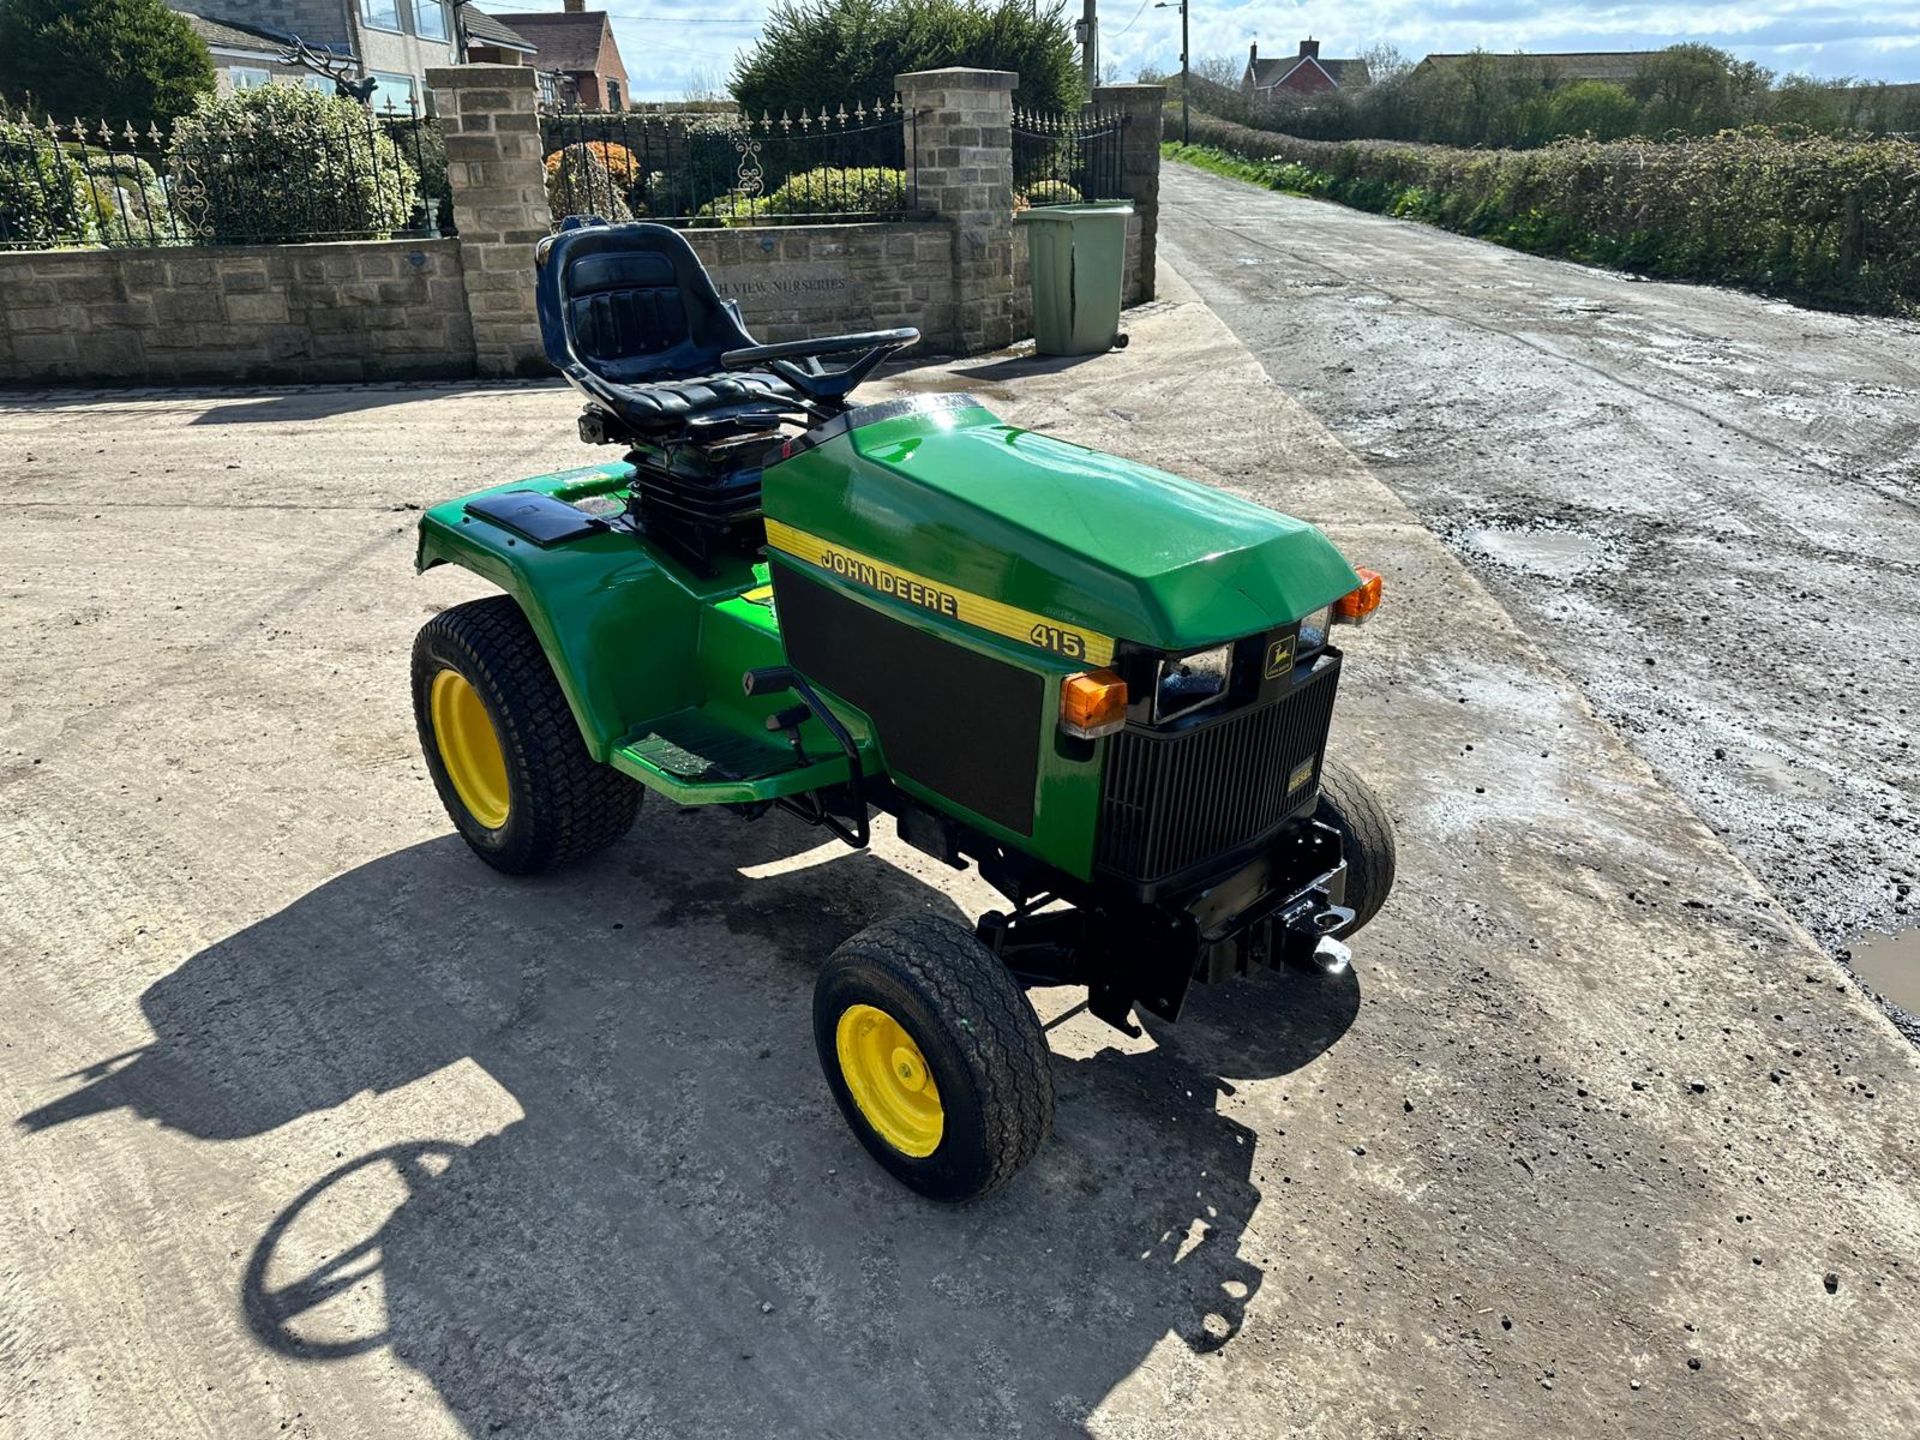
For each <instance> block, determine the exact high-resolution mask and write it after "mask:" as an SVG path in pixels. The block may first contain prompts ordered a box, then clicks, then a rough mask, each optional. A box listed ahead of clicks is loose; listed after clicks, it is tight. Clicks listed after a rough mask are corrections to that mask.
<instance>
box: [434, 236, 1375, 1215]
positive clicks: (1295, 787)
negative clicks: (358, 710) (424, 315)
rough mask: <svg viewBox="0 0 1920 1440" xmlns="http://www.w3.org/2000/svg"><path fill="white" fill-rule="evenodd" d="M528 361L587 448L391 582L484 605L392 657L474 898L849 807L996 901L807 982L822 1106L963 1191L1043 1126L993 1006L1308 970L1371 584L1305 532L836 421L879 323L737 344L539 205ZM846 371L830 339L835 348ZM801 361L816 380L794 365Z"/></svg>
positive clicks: (1045, 1086) (1040, 1077) (926, 428)
mask: <svg viewBox="0 0 1920 1440" xmlns="http://www.w3.org/2000/svg"><path fill="white" fill-rule="evenodd" d="M537 265H538V275H537V285H538V296H539V307H540V318H541V324H542V328H543V331H544V333H545V340H546V346H547V350H548V353H549V355H550V356H551V358H552V360H553V361H554V363H555V364H556V365H557V366H558V367H559V368H560V369H561V371H562V373H564V374H565V375H566V377H567V378H568V379H569V380H570V381H571V382H572V384H573V385H574V386H575V387H576V388H577V389H579V390H580V391H581V392H582V393H583V395H584V396H585V398H586V411H585V413H584V414H583V415H582V417H581V420H580V431H581V435H582V437H583V438H584V439H586V440H588V441H592V442H598V443H609V444H616V445H619V446H621V447H623V448H624V450H625V452H626V458H625V459H624V460H622V461H620V462H618V463H615V464H607V465H596V466H589V467H587V468H584V469H578V470H569V471H564V472H562V473H559V474H555V475H544V476H540V477H538V478H535V479H532V480H523V481H519V482H517V483H514V484H511V485H503V486H499V487H497V488H494V489H491V490H484V491H481V492H479V493H477V494H473V495H468V496H464V497H462V498H460V499H456V500H451V501H448V502H447V503H445V504H443V505H439V506H436V507H434V508H433V509H432V510H430V511H428V512H427V514H426V515H425V516H424V517H423V519H422V520H421V524H420V548H419V561H418V563H419V566H420V568H421V569H423V570H425V569H430V568H432V567H433V566H436V565H443V564H448V563H451V564H455V565H463V566H465V567H466V568H467V569H469V570H472V571H474V572H475V573H476V574H479V575H482V576H484V577H485V578H486V579H488V580H490V581H492V582H493V583H494V584H496V585H498V586H499V587H500V589H501V590H502V591H503V592H505V593H504V594H502V595H499V596H496V597H493V598H491V599H486V600H479V601H475V602H473V603H471V604H466V605H459V606H455V607H454V608H452V609H449V610H447V611H445V612H443V613H442V614H440V615H438V616H436V617H435V618H434V619H433V620H431V621H430V622H429V623H428V624H427V626H426V627H425V628H424V629H423V630H422V631H421V632H420V636H419V639H418V641H417V643H416V644H415V647H414V656H413V689H414V705H415V712H416V714H417V716H418V720H419V725H420V738H421V743H422V746H423V747H424V749H425V752H426V758H427V763H428V766H429V768H430V769H431V771H432V773H433V778H434V783H435V785H436V786H437V787H438V789H439V792H440V797H441V799H442V800H443V801H444V802H445V803H446V807H447V810H448V812H449V813H450V814H451V815H452V817H453V821H454V824H455V825H456V826H457V827H458V828H459V830H460V833H461V834H462V835H463V836H465V837H466V840H467V842H468V843H469V844H470V845H471V846H472V847H473V849H474V850H475V852H476V853H478V854H479V856H480V858H481V859H483V860H485V861H486V862H487V863H488V864H490V865H492V866H494V867H495V868H496V869H499V870H502V871H505V872H507V873H509V874H514V875H526V874H532V873H534V872H537V871H545V870H552V869H555V868H557V867H560V866H564V865H568V864H572V863H575V862H577V861H580V860H583V859H585V858H586V857H587V856H589V855H592V854H593V853H595V852H596V851H598V850H601V849H602V848H604V847H605V846H607V845H609V844H611V843H613V842H614V841H615V840H617V839H619V838H620V836H621V835H623V834H624V833H625V832H626V831H627V829H628V828H629V827H630V826H631V825H632V824H633V821H634V817H635V814H636V812H637V811H638V809H639V806H640V801H641V798H642V796H643V795H644V793H645V792H646V791H649V790H651V791H656V792H658V794H659V795H660V796H661V797H662V798H664V799H665V800H668V801H670V802H672V803H674V804H677V805H720V806H724V807H726V808H727V809H729V810H731V811H733V812H734V813H736V814H738V815H740V816H743V817H745V818H747V819H754V818H757V817H759V816H762V815H765V814H766V813H768V812H769V811H771V810H773V809H775V808H778V809H782V810H785V811H788V812H790V813H792V814H795V815H798V816H800V817H802V818H803V819H805V820H807V821H809V822H811V823H813V824H815V825H819V826H823V827H825V828H826V829H828V830H830V831H831V832H833V833H834V834H836V835H838V836H840V837H841V838H842V839H844V840H845V841H846V842H847V843H848V844H850V845H853V846H856V847H858V846H864V845H866V844H867V842H868V835H869V829H868V825H869V820H870V817H871V815H872V814H873V812H874V811H876V810H882V811H885V812H887V813H888V814H890V815H891V816H892V817H893V819H894V823H895V826H896V827H897V830H898V834H899V836H900V838H901V839H902V840H903V841H905V842H906V843H907V844H909V845H912V846H914V847H916V848H918V849H920V850H922V851H925V852H927V853H928V854H930V855H933V856H936V857H937V858H939V859H940V860H942V861H945V862H946V863H947V864H949V865H952V866H954V867H956V868H963V867H964V866H965V865H967V864H968V863H972V864H973V865H976V866H978V867H979V870H980V873H981V875H982V876H983V877H984V878H985V879H986V880H987V881H988V882H989V883H991V884H992V885H993V886H994V887H995V889H997V890H998V891H999V892H1000V893H1001V894H1003V895H1004V896H1005V897H1006V898H1007V901H1008V908H1007V909H1006V910H1005V911H996V912H990V913H988V914H987V915H985V916H983V917H982V918H981V919H980V921H979V923H978V924H977V925H976V926H975V927H974V928H972V929H971V930H969V929H966V928H964V927H962V926H960V925H957V924H955V923H953V922H951V921H948V920H945V919H941V918H938V917H935V916H930V915H924V914H920V915H906V916H900V917H896V918H894V919H891V920H886V921H882V922H881V923H880V924H878V925H875V926H873V927H872V928H870V929H868V930H866V931H863V932H862V933H860V934H859V935H856V936H855V937H854V938H853V939H851V940H849V941H847V942H846V944H844V945H843V946H841V947H840V949H839V950H837V951H835V952H834V954H833V955H832V957H831V958H830V959H828V960H827V962H826V965H825V967H824V968H823V969H822V971H821V973H820V978H819V982H818V985H817V987H816V990H815V995H814V1038H815V1041H816V1043H817V1045H818V1047H819V1052H820V1061H821V1065H822V1067H823V1068H824V1070H825V1072H826V1077H827V1083H828V1085H829V1086H830V1087H831V1088H832V1091H833V1095H834V1098H835V1100H836V1101H838V1103H839V1106H840V1109H841V1111H842V1112H843V1113H844V1114H845V1116H846V1118H847V1122H848V1123H849V1124H850V1125H851V1126H852V1127H853V1129H854V1131H855V1133H856V1134H857V1135H858V1136H859V1138H860V1140H861V1143H862V1144H864V1145H865V1146H866V1148H867V1149H868V1151H870V1152H871V1153H872V1155H873V1156H874V1158H875V1159H877V1160H878V1161H879V1162H880V1164H881V1165H883V1166H884V1167H885V1168H886V1169H887V1170H888V1171H890V1172H891V1173H892V1174H893V1175H895V1176H896V1177H898V1178H899V1179H900V1180H901V1181H903V1182H904V1183H906V1184H907V1185H909V1186H911V1187H912V1188H913V1189H915V1190H917V1191H919V1192H921V1193H922V1194H925V1195H928V1196H932V1197H935V1198H938V1199H943V1200H963V1199H968V1198H971V1197H973V1196H977V1195H981V1194H984V1193H986V1192H987V1191H989V1190H992V1189H993V1188H995V1187H996V1186H998V1185H1000V1184H1002V1183H1003V1182H1005V1181H1006V1180H1007V1179H1009V1178H1010V1177H1011V1176H1012V1175H1014V1174H1015V1173H1016V1172H1017V1171H1018V1170H1019V1169H1020V1168H1021V1166H1023V1165H1024V1164H1025V1163H1026V1162H1027V1161H1028V1160H1029V1159H1031V1158H1032V1156H1033V1154H1034V1152H1035V1151H1036V1150H1037V1149H1038V1147H1039V1145H1040V1143H1041V1141H1042V1140H1043V1139H1044V1138H1045V1136H1046V1134H1047V1131H1048V1129H1049V1127H1050V1124H1051V1121H1052V1114H1053V1091H1052V1084H1051V1078H1050V1072H1049V1068H1048V1058H1047V1047H1046V1042H1045V1038H1044V1036H1043V1034H1042V1031H1041V1027H1040V1024H1039V1021H1038V1018H1037V1017H1036V1016H1035V1014H1034V1012H1033V1009H1032V1007H1031V1006H1030V1005H1029V1004H1028V1002H1027V999H1026V996H1025V994H1024V993H1023V990H1024V988H1025V987H1028V986H1034V985H1072V986H1084V987H1085V988H1086V990H1087V1005H1088V1008H1089V1009H1090V1010H1091V1012H1092V1013H1093V1014H1094V1015H1097V1016H1099V1017H1100V1018H1102V1019H1104V1020H1106V1021H1108V1022H1109V1023H1111V1024H1113V1025H1115V1026H1117V1027H1119V1028H1120V1029H1122V1030H1125V1031H1127V1032H1128V1033H1130V1034H1137V1033H1138V1031H1137V1029H1136V1028H1135V1026H1134V1023H1133V1020H1132V1015H1133V1011H1134V1007H1135V1006H1141V1007H1144V1008H1145V1009H1146V1010H1148V1011H1151V1012H1152V1013H1154V1014H1156V1015H1159V1016H1161V1017H1163V1018H1165V1019H1168V1020H1172V1019H1174V1018H1176V1017H1177V1016H1178V1014H1179V1011H1180V1008H1181V1005H1182V1003H1183V1001H1184V999H1185V997H1186V994H1187V990H1188V987H1189V986H1190V985H1191V984H1192V983H1193V982H1194V981H1196V980H1200V981H1219V980H1225V979H1227V978H1229V977H1231V976H1235V975H1242V974H1246V973H1247V972H1249V971H1251V970H1254V969H1256V968H1259V967H1266V966H1274V967H1277V966H1282V965H1296V966H1301V967H1304V968H1306V969H1309V970H1315V971H1319V972H1323V973H1339V972H1340V971H1341V970H1343V969H1344V968H1345V966H1346V964H1347V961H1348V953H1347V950H1346V947H1345V946H1344V945H1343V944H1342V943H1341V941H1342V939H1343V938H1344V937H1346V936H1349V935H1351V934H1352V933H1353V932H1354V931H1356V930H1358V929H1359V928H1360V927H1361V926H1362V925H1364V924H1366V923H1367V921H1368V920H1370V919H1371V918H1372V917H1373V915H1374V913H1375V912H1376V911H1377V910H1379V908H1380V906H1381V904H1382V903H1383V902H1384V901H1385V899H1386V897H1387V890H1388V887H1389V886H1390V885H1391V883H1392V879H1393V864H1394V856H1393V838H1392V832H1391V830H1390V829H1389V827H1388V823H1387V819H1386V816H1385V814H1384V812H1383V811H1382V809H1381V807H1380V805H1379V802H1378V801H1377V800H1375V799H1374V797H1373V796H1372V794H1371V793H1370V792H1369V791H1368V790H1367V788H1366V787H1365V786H1364V785H1363V784H1361V783H1360V782H1359V781H1358V780H1357V779H1355V778H1354V777H1353V776H1352V775H1351V774H1349V773H1348V772H1346V771H1345V770H1344V769H1342V768H1340V767H1338V766H1337V765H1336V764H1335V763H1334V762H1331V761H1329V760H1328V759H1327V758H1326V756H1325V747H1326V741H1327V732H1328V728H1329V726H1330V723H1331V720H1332V716H1333V702H1334V689H1335V686H1336V684H1337V682H1338V679H1339V674H1340V652H1339V650H1337V649H1336V648H1335V647H1334V645H1333V644H1332V629H1331V627H1332V625H1333V624H1334V623H1335V622H1338V621H1343V620H1345V621H1358V620H1362V619H1364V618H1365V617H1366V616H1367V615H1368V614H1369V613H1371V611H1372V610H1373V609H1374V607H1375V606H1377V605H1378V603H1379V599H1380V579H1379V577H1378V576H1377V575H1374V574H1372V573H1370V572H1367V571H1356V570H1354V569H1353V568H1352V567H1351V566H1349V565H1348V564H1347V562H1346V561H1345V560H1344V559H1342V558H1341V556H1340V553H1339V552H1338V551H1337V550H1335V549H1334V547H1333V546H1332V545H1331V544H1330V543H1329V542H1328V541H1327V539H1326V538H1325V537H1324V536H1323V535H1321V534H1320V532H1319V531H1317V530H1315V529H1314V528H1313V527H1311V526H1309V525H1306V524H1303V523H1301V522H1300V521H1297V520H1291V519H1288V518H1287V517H1285V516H1282V515H1276V514H1274V513H1272V512H1271V511H1268V510H1265V509H1262V508H1260V507H1259V506H1256V505H1252V504H1249V503H1247V502H1246V501H1243V500H1239V499H1236V498H1234V497H1233V496H1231V495H1226V494H1223V493H1221V492H1220V491H1217V490H1213V489H1209V488H1206V487H1203V486H1200V485H1195V484H1191V483H1189V482H1187V481H1184V480H1180V479H1178V478H1176V477H1174V476H1172V475H1167V474H1163V473H1161V472H1160V471H1157V470H1152V469H1149V468H1148V467H1146V466H1143V465H1137V464H1134V463H1132V462H1130V461H1126V460H1121V459H1117V458H1115V457H1113V456H1110V455H1102V454H1099V453H1098V452H1095V451H1092V450H1086V449H1082V448H1081V447H1079V446H1077V445H1071V444H1068V443H1066V442H1065V441H1061V440H1056V439H1052V438H1049V437H1048V436H1045V435H1040V434H1035V433H1033V432H1031V431H1024V430H1020V429H1017V428H1016V427H1014V426H1012V425H1007V424H1004V423H1002V422H1001V421H999V420H997V419H995V418H994V416H993V415H992V414H991V413H989V412H988V411H987V409H986V408H985V407H984V406H982V405H980V404H979V403H978V402H977V401H975V400H972V399H970V398H969V397H967V396H965V395H942V396H936V397H931V398H927V397H922V398H917V399H912V400H898V401H891V402H888V403H884V404H878V405H868V406H857V407H856V406H854V405H852V404H851V403H850V402H849V396H850V395H851V393H852V391H853V389H854V388H855V386H857V385H858V384H859V383H860V382H861V381H862V380H864V379H865V378H866V377H867V376H869V375H870V374H872V372H873V370H874V369H875V367H876V366H877V365H878V364H879V363H880V362H881V361H882V360H883V359H885V358H886V357H887V356H888V355H890V354H892V353H894V352H896V351H898V350H900V349H902V348H904V347H906V346H908V345H911V344H912V343H913V342H914V341H915V340H916V339H917V338H918V336H917V334H916V332H914V331H912V330H892V331H884V332H877V333H872V334H864V335H846V336H835V337H831V338H827V339H819V340H805V341H794V342H791V343H787V344H779V345H758V344H755V343H754V340H753V338H752V337H751V336H750V335H749V334H748V333H747V332H746V330H745V328H744V326H743V325H742V323H741V320H740V315H739V312H738V309H737V308H736V307H735V306H734V305H732V304H731V303H729V302H723V301H722V300H721V299H720V298H719V297H718V295H717V294H716V293H715V290H714V287H713V284H712V282H711V280H710V279H709V278H708V276H707V274H706V271H705V270H704V269H703V268H702V266H701V265H700V262H699V260H698V259H697V258H696V257H695V255H694V254H693V251H692V250H691V249H690V248H689V247H688V245H687V243H686V241H685V240H684V239H683V238H681V237H680V236H679V235H678V234H676V233H675V232H674V231H672V230H669V229H666V228H664V227H662V226H657V225H618V226H610V225H606V224H604V223H598V222H591V221H588V222H574V221H570V222H569V223H568V225H567V227H565V228H563V229H562V230H561V231H560V232H559V233H558V234H556V235H554V236H551V237H549V238H548V239H547V240H545V241H543V242H542V243H541V245H540V247H539V250H538V253H537ZM849 357H850V358H849ZM829 358H837V359H839V360H840V361H842V362H844V363H840V364H837V365H828V364H826V363H823V362H824V361H826V360H827V359H829Z"/></svg>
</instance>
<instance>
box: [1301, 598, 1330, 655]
mask: <svg viewBox="0 0 1920 1440" xmlns="http://www.w3.org/2000/svg"><path fill="white" fill-rule="evenodd" d="M1332 629H1333V606H1331V605H1322V606H1321V607H1320V608H1319V609H1318V610H1315V611H1313V612H1312V613H1311V614H1309V615H1308V616H1307V618H1306V619H1304V620H1302V621H1301V622H1300V638H1299V640H1297V641H1296V642H1295V643H1294V647H1293V653H1294V656H1295V658H1296V659H1300V660H1304V659H1306V658H1307V656H1309V655H1311V654H1313V653H1314V652H1315V651H1317V650H1324V649H1326V648H1327V634H1328V632H1329V631H1331V630H1332Z"/></svg>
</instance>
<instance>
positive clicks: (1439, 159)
mask: <svg viewBox="0 0 1920 1440" xmlns="http://www.w3.org/2000/svg"><path fill="white" fill-rule="evenodd" d="M1193 135H1194V139H1195V141H1196V142H1199V143H1197V144H1196V145H1194V146H1192V147H1184V146H1179V145H1172V146H1169V147H1168V153H1169V154H1170V155H1172V156H1173V157H1174V158H1176V159H1191V160H1194V161H1195V162H1196V163H1200V164H1203V165H1205V166H1207V167H1208V168H1213V169H1221V170H1225V171H1227V172H1228V173H1233V174H1236V175H1238V176H1239V177H1240V178H1243V179H1249V180H1254V181H1256V182H1257V183H1261V184H1266V185H1269V186H1271V187H1272V188H1275V189H1283V190H1294V191H1299V192H1301V193H1306V194H1316V195H1324V196H1326V197H1327V198H1329V199H1333V200H1338V201H1341V202H1342V203H1344V204H1348V205H1353V206H1355V207H1357V208H1359V209H1364V210H1374V211H1380V212H1384V213H1390V214H1396V215H1403V216H1407V217H1408V218H1412V219H1419V220H1425V221H1429V222H1431V223H1433V224H1436V225H1443V226H1445V227H1446V228H1448V229H1451V230H1459V231H1461V232H1463V233H1465V234H1469V235H1478V236H1482V237H1484V238H1486V239H1489V240H1495V241H1498V242H1500V243H1502V244H1506V245H1512V246H1514V247H1515V248H1518V249H1523V250H1530V251H1535V252H1538V253H1543V254H1556V255H1568V256H1571V257H1573V258H1575V259H1579V260H1585V261H1591V262H1595V263H1599V264H1605V265H1616V266H1620V267H1622V268H1625V269H1632V270H1639V271H1644V272H1646V273H1649V274H1653V275H1662V276H1668V277H1672V278H1675V279H1688V280H1710V281H1718V282H1721V283H1731V284H1738V285H1745V286H1750V287H1752V288H1754V289H1759V290H1768V291H1779V292H1784V293H1790V294H1797V295H1801V296H1805V297H1808V298H1812V299H1817V300H1823V301H1828V302H1833V303H1840V304H1849V305H1865V306H1873V307H1878V308H1886V309H1894V310H1914V309H1920V145H1916V144H1914V143H1913V142H1911V141H1906V140H1895V139H1857V138H1836V137H1833V136H1826V135H1803V136H1789V135H1784V134H1780V133H1777V132H1774V131H1769V130H1759V129H1750V130H1740V131H1724V132H1722V133H1721V134H1719V135H1716V136H1712V137H1709V138H1706V139H1695V140H1679V141H1651V140H1617V141H1612V142H1604V143H1603V142H1600V141H1596V140H1561V141H1558V142H1556V143H1555V144H1552V145H1549V146H1546V147H1545V148H1543V149H1539V150H1460V149H1451V148H1448V147H1445V146H1438V145H1412V144H1402V143H1399V142H1395V141H1384V140H1352V141H1327V140H1301V139H1298V138H1296V137H1294V136H1289V135H1279V134H1274V133H1272V132H1270V131H1265V130H1253V129H1249V128H1247V127H1246V126H1243V125H1235V124H1232V123H1230V122H1227V121H1222V120H1216V119H1214V118H1212V117H1211V116H1203V115H1195V116H1194V117H1193Z"/></svg>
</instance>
